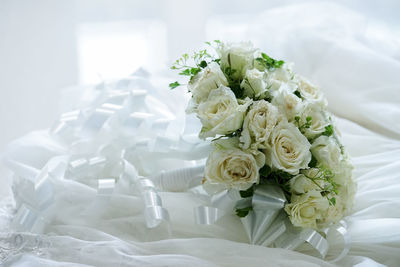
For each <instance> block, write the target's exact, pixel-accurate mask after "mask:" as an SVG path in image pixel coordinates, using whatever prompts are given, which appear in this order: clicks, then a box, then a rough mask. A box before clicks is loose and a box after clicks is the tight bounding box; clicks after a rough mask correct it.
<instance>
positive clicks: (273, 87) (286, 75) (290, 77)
mask: <svg viewBox="0 0 400 267" xmlns="http://www.w3.org/2000/svg"><path fill="white" fill-rule="evenodd" d="M292 68H293V64H291V63H289V64H288V63H285V64H283V65H282V66H281V67H280V68H277V69H274V70H272V71H267V73H268V75H267V84H268V88H269V90H270V91H271V92H273V91H277V90H279V88H280V87H281V86H282V85H289V86H290V87H293V88H294V87H296V81H295V80H294V73H293V70H292ZM293 91H294V90H293Z"/></svg>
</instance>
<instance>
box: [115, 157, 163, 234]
mask: <svg viewBox="0 0 400 267" xmlns="http://www.w3.org/2000/svg"><path fill="white" fill-rule="evenodd" d="M123 162H124V170H123V172H122V174H121V176H120V179H125V180H128V181H129V182H130V184H131V185H133V186H135V188H136V189H137V190H138V191H139V193H140V194H141V196H142V199H143V202H144V217H145V222H146V226H147V227H148V228H155V227H157V226H159V225H160V224H161V223H163V222H169V213H168V211H167V210H166V209H165V208H164V207H163V206H162V200H161V197H160V196H159V195H158V193H157V190H156V187H155V185H154V183H153V182H152V181H151V180H150V179H148V178H145V177H140V176H139V175H138V173H137V171H136V169H135V167H133V165H132V164H130V163H129V162H128V161H127V160H124V161H123Z"/></svg>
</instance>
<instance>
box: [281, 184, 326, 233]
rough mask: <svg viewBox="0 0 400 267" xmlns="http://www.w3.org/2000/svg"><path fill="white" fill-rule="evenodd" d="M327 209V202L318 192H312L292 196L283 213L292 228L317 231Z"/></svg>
mask: <svg viewBox="0 0 400 267" xmlns="http://www.w3.org/2000/svg"><path fill="white" fill-rule="evenodd" d="M328 208H329V202H328V200H327V199H326V198H325V197H323V196H322V195H321V193H320V192H319V191H316V190H312V191H309V192H308V193H305V194H302V195H300V196H298V195H295V194H293V195H292V199H291V203H290V204H287V205H286V206H285V211H286V213H287V214H288V215H289V218H290V221H291V222H292V224H293V225H294V226H297V227H303V228H308V227H309V228H313V229H317V224H318V223H319V221H320V220H322V219H323V218H324V215H325V214H326V211H327V210H328Z"/></svg>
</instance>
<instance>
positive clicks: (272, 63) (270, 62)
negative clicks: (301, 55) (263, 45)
mask: <svg viewBox="0 0 400 267" xmlns="http://www.w3.org/2000/svg"><path fill="white" fill-rule="evenodd" d="M256 60H257V61H258V62H260V63H261V64H262V65H263V66H264V68H266V69H277V68H280V67H281V66H282V65H283V64H284V63H285V61H283V60H276V59H273V58H271V57H270V56H268V55H267V54H265V53H261V57H258V58H256Z"/></svg>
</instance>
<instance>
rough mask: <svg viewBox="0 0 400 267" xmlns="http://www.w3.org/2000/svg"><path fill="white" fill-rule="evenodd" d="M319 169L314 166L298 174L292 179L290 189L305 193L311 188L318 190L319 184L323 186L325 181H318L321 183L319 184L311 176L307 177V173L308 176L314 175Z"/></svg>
mask: <svg viewBox="0 0 400 267" xmlns="http://www.w3.org/2000/svg"><path fill="white" fill-rule="evenodd" d="M306 171H307V172H306ZM318 171H319V170H318V169H314V168H311V169H307V170H304V171H302V173H300V174H298V175H296V176H295V177H293V178H292V179H290V181H289V185H290V189H291V191H292V193H295V194H304V193H307V192H308V191H311V190H318V189H319V186H323V183H322V182H321V181H318V182H317V184H318V185H319V186H318V185H317V184H315V183H314V182H313V181H311V179H310V178H307V177H306V175H307V176H308V177H313V176H314V175H315V174H316V173H315V172H318ZM305 172H306V173H305Z"/></svg>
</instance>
